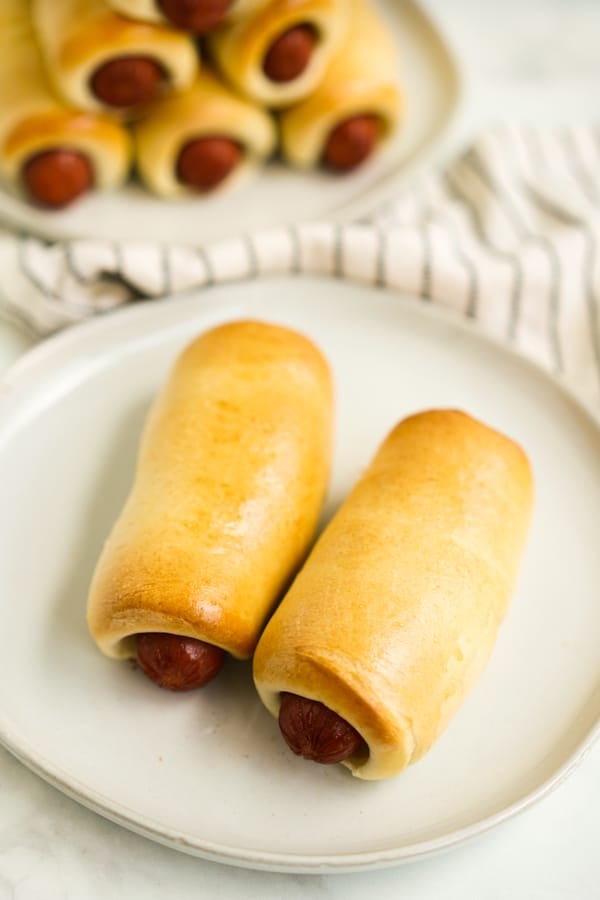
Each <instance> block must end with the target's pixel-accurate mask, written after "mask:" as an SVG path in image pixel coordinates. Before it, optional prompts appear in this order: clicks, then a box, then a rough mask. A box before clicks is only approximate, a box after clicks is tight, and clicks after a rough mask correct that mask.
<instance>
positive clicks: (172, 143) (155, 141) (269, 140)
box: [134, 70, 277, 198]
mask: <svg viewBox="0 0 600 900" xmlns="http://www.w3.org/2000/svg"><path fill="white" fill-rule="evenodd" d="M134 134H135V145H136V157H137V167H138V171H139V174H140V176H141V178H142V180H143V181H144V183H145V184H146V186H147V187H148V188H149V190H151V191H153V192H154V193H155V194H158V195H159V196H161V197H165V198H171V197H178V196H181V195H184V194H186V193H189V192H190V191H200V192H205V191H211V190H214V189H216V188H218V187H223V188H224V187H225V186H229V185H230V184H233V182H234V181H237V180H238V179H240V178H241V177H243V175H244V173H246V174H247V173H248V172H249V171H250V170H251V169H252V168H254V167H256V165H257V164H258V163H259V162H261V161H262V160H264V159H266V158H267V157H269V156H270V155H271V154H272V153H273V151H274V149H275V144H276V139H277V135H276V129H275V125H274V122H273V119H272V118H271V116H270V115H269V114H268V113H267V112H265V111H264V110H263V109H261V108H260V107H258V106H256V105H255V104H253V103H250V102H249V101H248V100H244V99H243V98H241V97H239V96H237V95H236V94H234V93H233V91H232V90H231V89H230V88H228V87H226V86H225V85H224V84H222V83H221V82H219V81H218V80H217V78H215V76H214V75H212V74H211V73H209V72H208V71H206V70H203V71H202V72H200V74H199V75H198V77H197V79H196V81H195V82H194V84H193V85H192V87H191V88H189V89H188V90H187V91H184V92H183V93H181V94H177V95H174V96H171V97H166V98H165V99H164V100H159V101H158V102H157V103H156V105H155V106H154V107H153V109H152V110H151V112H150V114H149V115H148V116H147V117H146V118H145V119H143V120H142V121H140V122H138V123H136V125H135V126H134Z"/></svg>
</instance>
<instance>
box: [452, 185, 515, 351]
mask: <svg viewBox="0 0 600 900" xmlns="http://www.w3.org/2000/svg"><path fill="white" fill-rule="evenodd" d="M445 181H446V185H447V188H448V191H449V193H450V194H451V195H452V196H454V197H456V198H457V199H458V200H459V201H460V203H461V205H462V207H463V208H465V209H466V210H467V212H468V214H469V216H470V218H471V222H472V226H473V231H474V233H475V234H477V235H478V236H479V239H480V241H481V243H482V244H483V246H484V247H485V250H486V252H487V253H489V254H490V255H491V256H493V257H494V258H495V259H499V260H501V261H502V262H505V263H508V264H510V266H511V268H512V270H513V284H512V290H511V295H510V301H509V302H510V309H509V315H508V326H507V329H506V337H507V339H508V340H509V341H510V342H511V343H514V341H515V340H516V337H517V330H518V327H519V321H520V318H521V295H522V291H523V265H522V263H521V259H520V258H519V257H518V256H513V255H512V254H510V253H506V252H505V251H504V250H499V249H498V248H497V247H495V246H494V245H493V244H491V243H489V241H487V240H486V237H485V234H484V233H483V229H482V227H481V223H480V222H479V220H478V216H477V212H476V210H475V209H474V208H473V203H472V201H471V199H470V197H469V194H468V191H466V190H465V187H464V185H463V183H462V181H461V179H460V176H459V174H458V173H457V172H456V171H451V172H447V173H446V177H445Z"/></svg>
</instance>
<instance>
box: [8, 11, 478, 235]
mask: <svg viewBox="0 0 600 900" xmlns="http://www.w3.org/2000/svg"><path fill="white" fill-rule="evenodd" d="M379 2H380V5H381V8H382V11H383V12H384V14H385V15H386V16H387V18H388V20H389V23H390V27H391V28H392V30H393V32H394V35H395V38H396V40H397V43H398V47H399V50H400V58H401V71H400V73H399V76H400V78H401V79H402V83H403V85H404V87H405V92H406V96H407V104H408V106H407V113H406V121H405V124H404V126H403V128H402V129H401V130H400V131H399V133H398V135H397V137H396V138H395V139H394V140H393V141H391V142H390V144H389V145H388V147H387V149H386V150H385V152H383V153H382V154H381V155H380V156H378V157H377V158H375V159H374V160H373V162H372V163H371V164H369V165H367V166H365V167H364V168H363V169H361V170H359V171H358V172H357V173H355V174H354V175H350V176H348V177H344V178H335V177H332V176H331V175H327V174H322V173H312V174H306V173H299V172H294V171H292V170H291V169H288V168H286V167H284V166H282V165H275V164H273V165H270V166H269V167H267V168H265V169H264V170H263V172H261V173H260V175H259V176H258V177H257V178H256V179H254V180H253V181H251V182H249V183H247V184H245V185H240V186H239V188H238V189H237V190H232V191H231V192H229V193H224V194H222V195H218V196H215V197H212V198H202V199H194V198H191V199H185V200H180V201H169V202H168V203H166V202H165V201H162V200H157V199H156V198H154V197H152V196H151V195H150V194H147V193H146V192H145V191H143V190H142V189H141V188H139V187H137V186H128V187H126V188H124V189H123V190H121V191H118V192H115V193H110V194H104V195H103V194H97V195H92V196H90V197H89V198H87V199H85V200H83V201H82V202H81V203H79V204H77V205H76V206H75V207H73V208H72V209H71V210H68V211H66V212H62V213H44V212H41V211H38V210H35V209H34V208H33V207H31V206H29V205H28V204H27V203H25V202H24V201H22V200H21V199H20V198H19V197H17V196H16V195H14V194H10V193H9V192H8V190H7V189H4V190H1V189H0V214H2V215H3V217H4V218H8V220H9V221H11V222H13V223H14V224H15V225H16V226H18V227H21V228H23V229H24V230H26V231H28V232H30V233H37V234H39V235H41V236H43V237H47V238H49V239H54V238H60V237H97V238H106V239H107V240H117V241H118V240H133V241H139V240H159V241H170V242H179V243H182V244H188V243H190V242H193V243H194V244H198V243H207V242H209V241H212V240H217V239H219V238H224V237H230V236H231V235H232V234H234V233H235V234H238V233H239V232H240V231H247V230H252V229H257V228H264V227H270V226H273V225H281V224H292V223H295V222H300V221H306V220H309V219H312V220H314V219H318V218H324V217H325V218H328V219H329V220H331V219H332V218H336V219H347V218H350V217H358V216H360V215H364V214H366V213H367V212H369V211H370V210H372V209H374V208H375V206H377V205H378V204H379V203H380V202H381V201H382V200H383V199H384V198H385V196H386V193H387V194H389V190H390V187H391V185H392V182H394V181H395V180H396V179H397V178H399V177H401V176H405V175H406V173H407V172H408V171H409V169H410V168H411V166H412V165H413V164H414V163H415V162H416V161H417V160H423V159H424V157H425V156H426V155H429V154H430V153H431V151H432V150H433V148H434V147H435V146H437V144H438V142H439V140H440V138H441V137H442V136H443V134H444V133H445V131H446V128H447V126H448V123H449V121H450V120H451V118H452V116H453V114H454V112H455V110H456V107H457V103H458V97H459V82H460V79H459V74H458V70H457V66H456V63H455V61H454V59H453V56H452V53H451V51H450V49H449V47H448V46H447V44H446V43H445V42H444V39H443V38H442V36H441V35H440V33H439V32H438V29H437V28H436V26H435V25H434V23H433V22H432V21H431V20H430V19H429V18H428V16H427V15H426V13H425V12H424V11H423V10H422V9H421V7H420V6H419V5H418V3H417V2H416V0H379Z"/></svg>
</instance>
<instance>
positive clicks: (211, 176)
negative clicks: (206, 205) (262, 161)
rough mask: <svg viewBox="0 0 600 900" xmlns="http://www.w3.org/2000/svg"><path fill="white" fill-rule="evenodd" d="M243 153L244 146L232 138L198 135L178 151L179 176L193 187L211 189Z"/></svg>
mask: <svg viewBox="0 0 600 900" xmlns="http://www.w3.org/2000/svg"><path fill="white" fill-rule="evenodd" d="M242 156H243V150H242V148H241V147H240V145H239V144H237V143H236V142H235V141H232V140H231V139H230V138H225V137H203V138H197V139H195V140H192V141H189V142H188V143H187V144H186V145H185V147H183V149H182V151H181V153H180V154H179V158H178V160H177V177H178V178H179V180H180V181H181V182H182V184H185V185H187V186H188V187H190V188H192V189H193V190H196V191H210V190H213V189H214V188H216V187H217V186H218V185H219V184H221V182H223V181H224V180H225V179H226V178H227V176H228V175H230V174H231V172H233V170H234V169H235V168H236V166H238V165H239V163H240V162H241V160H242Z"/></svg>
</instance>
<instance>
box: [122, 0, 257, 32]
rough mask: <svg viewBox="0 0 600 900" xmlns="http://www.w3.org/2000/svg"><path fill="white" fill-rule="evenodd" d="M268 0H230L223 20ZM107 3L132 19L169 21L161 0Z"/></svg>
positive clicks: (208, 0)
mask: <svg viewBox="0 0 600 900" xmlns="http://www.w3.org/2000/svg"><path fill="white" fill-rule="evenodd" d="M269 2H270V0H230V2H229V4H228V5H227V7H226V12H225V15H224V18H223V21H224V22H235V21H236V20H237V19H240V18H242V17H243V16H247V15H250V14H252V13H254V12H255V11H256V10H258V9H260V8H261V7H262V6H266V4H267V3H269ZM108 3H109V5H110V6H112V8H113V9H114V10H115V12H118V13H121V14H122V15H124V16H129V17H130V18H132V19H139V20H140V21H141V22H157V23H159V24H163V25H165V24H168V23H169V19H168V18H167V16H166V15H165V11H164V7H163V5H162V3H161V0H108ZM205 5H206V8H207V10H211V9H212V8H214V6H215V4H214V0H205ZM220 5H221V4H219V6H220ZM223 6H225V4H223ZM188 7H189V4H188ZM182 8H183V9H185V3H182ZM208 18H211V16H208ZM203 30H204V29H203Z"/></svg>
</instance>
